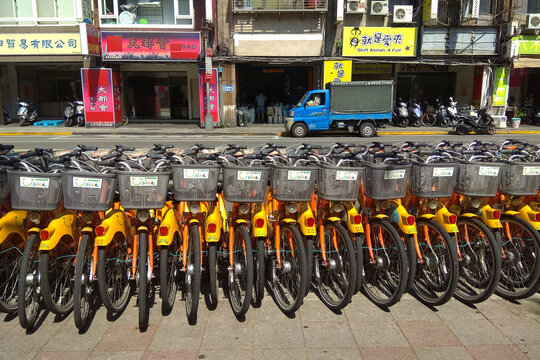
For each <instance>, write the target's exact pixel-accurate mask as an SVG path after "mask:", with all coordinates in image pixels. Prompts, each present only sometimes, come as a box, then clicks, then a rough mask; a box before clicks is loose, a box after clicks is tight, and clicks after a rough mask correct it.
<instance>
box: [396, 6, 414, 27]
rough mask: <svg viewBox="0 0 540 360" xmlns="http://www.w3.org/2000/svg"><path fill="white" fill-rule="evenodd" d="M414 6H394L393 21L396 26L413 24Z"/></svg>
mask: <svg viewBox="0 0 540 360" xmlns="http://www.w3.org/2000/svg"><path fill="white" fill-rule="evenodd" d="M412 19H413V6H412V5H394V14H393V16H392V21H393V22H394V23H395V24H396V23H397V24H400V23H401V24H403V23H412Z"/></svg>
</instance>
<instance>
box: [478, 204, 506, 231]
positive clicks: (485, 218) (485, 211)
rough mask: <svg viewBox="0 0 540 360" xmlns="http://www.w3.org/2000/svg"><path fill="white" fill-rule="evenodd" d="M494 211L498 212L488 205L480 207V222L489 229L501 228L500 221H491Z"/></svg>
mask: <svg viewBox="0 0 540 360" xmlns="http://www.w3.org/2000/svg"><path fill="white" fill-rule="evenodd" d="M496 211H499V210H496V209H493V208H492V207H491V206H489V205H486V206H484V207H482V222H483V223H484V224H486V226H487V227H489V228H491V229H499V228H502V223H501V220H499V219H493V213H494V212H496Z"/></svg>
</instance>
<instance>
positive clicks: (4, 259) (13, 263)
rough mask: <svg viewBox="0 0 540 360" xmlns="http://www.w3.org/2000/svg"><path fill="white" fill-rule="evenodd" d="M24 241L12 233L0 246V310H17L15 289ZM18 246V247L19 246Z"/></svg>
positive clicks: (16, 287)
mask: <svg viewBox="0 0 540 360" xmlns="http://www.w3.org/2000/svg"><path fill="white" fill-rule="evenodd" d="M23 246H24V241H23V240H22V239H21V238H20V237H19V236H18V235H13V236H11V237H8V238H7V239H5V240H4V242H3V243H2V245H1V246H0V311H3V312H6V313H13V312H16V311H17V289H18V285H17V284H18V281H19V273H20V271H21V263H22V258H23V255H24V254H23V252H21V250H20V248H23ZM19 247H20V248H19Z"/></svg>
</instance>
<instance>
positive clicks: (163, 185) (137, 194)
mask: <svg viewBox="0 0 540 360" xmlns="http://www.w3.org/2000/svg"><path fill="white" fill-rule="evenodd" d="M117 176H118V191H119V192H120V204H121V205H122V207H124V208H125V209H160V208H162V207H163V206H164V205H165V202H166V201H167V187H168V185H169V179H170V177H171V172H170V171H163V172H150V171H145V172H136V171H118V172H117Z"/></svg>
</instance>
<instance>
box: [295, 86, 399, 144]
mask: <svg viewBox="0 0 540 360" xmlns="http://www.w3.org/2000/svg"><path fill="white" fill-rule="evenodd" d="M393 96H394V82H393V81H391V80H380V81H350V82H334V83H330V84H329V85H328V86H327V88H326V89H323V90H312V91H308V92H307V93H305V94H304V96H302V99H300V101H299V102H298V104H297V105H296V106H295V107H294V108H292V109H291V110H290V111H289V112H288V114H287V116H286V117H285V129H286V130H287V132H289V133H290V134H291V135H292V136H294V137H304V136H306V135H307V134H308V133H309V132H312V131H319V130H338V129H341V130H345V129H346V130H348V131H349V132H355V133H358V134H359V135H360V136H362V137H372V136H374V135H375V134H376V133H377V129H378V128H381V127H383V126H384V124H387V123H388V122H389V121H391V119H392V107H393V103H394V101H393Z"/></svg>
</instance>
